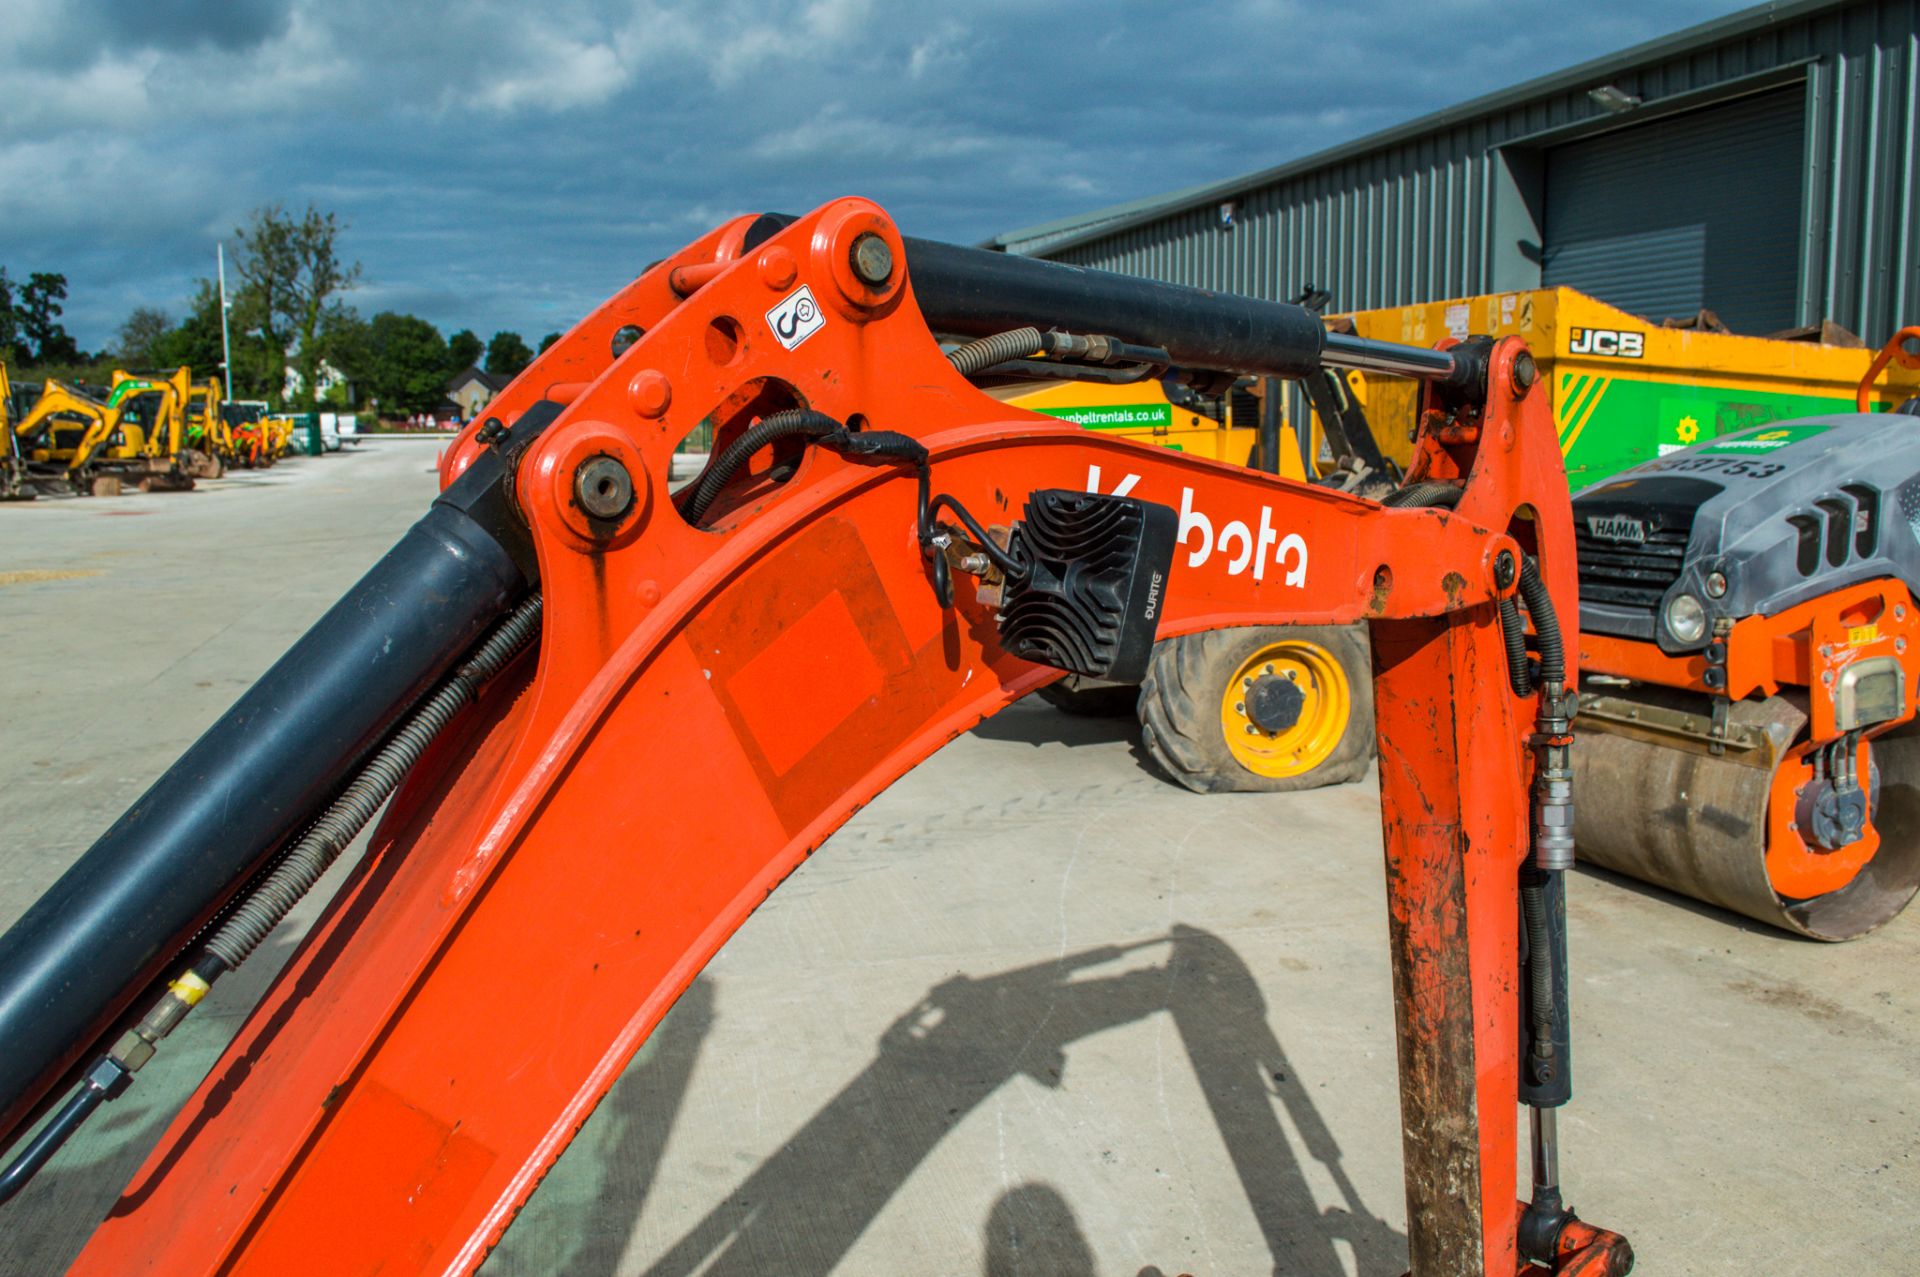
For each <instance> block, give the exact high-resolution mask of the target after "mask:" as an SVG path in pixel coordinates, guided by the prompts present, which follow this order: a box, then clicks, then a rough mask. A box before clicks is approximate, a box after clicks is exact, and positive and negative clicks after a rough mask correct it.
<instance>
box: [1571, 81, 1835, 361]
mask: <svg viewBox="0 0 1920 1277" xmlns="http://www.w3.org/2000/svg"><path fill="white" fill-rule="evenodd" d="M1805 100H1806V97H1805V90H1804V89H1803V88H1802V87H1800V86H1798V85H1796V86H1794V87H1792V88H1787V89H1776V90H1772V91H1770V92H1767V93H1757V94H1754V95H1753V96H1751V97H1746V98H1741V99H1739V100H1738V101H1735V102H1730V103H1727V104H1725V105H1723V106H1715V107H1707V108H1703V109H1701V110H1698V111H1689V112H1687V113H1686V114H1684V115H1678V116H1673V117H1670V118H1668V119H1664V120H1657V121H1654V122H1652V123H1648V124H1643V125H1638V126H1635V127H1629V128H1624V129H1620V130H1618V131H1616V132H1612V133H1606V134H1603V135H1601V136H1599V137H1595V138H1589V139H1587V140H1584V141H1579V142H1569V143H1567V144H1565V145H1563V146H1558V147H1555V148H1553V149H1552V150H1550V151H1548V152H1547V164H1546V225H1545V228H1544V236H1543V238H1544V239H1545V240H1546V249H1545V252H1544V254H1543V257H1542V262H1541V278H1542V282H1543V283H1545V284H1546V285H1548V286H1549V287H1552V286H1555V285H1566V286H1568V287H1571V288H1577V289H1580V290H1581V291H1582V292H1586V293H1591V294H1593V295H1594V296H1596V297H1598V298H1600V299H1601V300H1602V301H1605V302H1608V303H1611V304H1612V305H1615V306H1618V307H1620V308H1622V309H1623V310H1628V311H1631V312H1633V313H1634V314H1636V315H1644V316H1646V317H1647V318H1649V319H1652V320H1655V321H1658V320H1660V319H1664V318H1667V317H1669V316H1681V315H1691V314H1693V313H1694V312H1695V311H1697V310H1699V309H1700V308H1702V307H1706V308H1708V309H1710V310H1712V311H1714V312H1715V313H1717V314H1718V315H1719V316H1720V318H1721V319H1722V320H1723V321H1724V322H1725V323H1726V324H1727V326H1728V327H1729V328H1731V329H1733V331H1735V332H1738V333H1768V332H1774V331H1776V330H1778V329H1782V328H1790V327H1792V326H1793V325H1794V324H1795V323H1796V322H1797V317H1798V301H1799V261H1798V247H1799V240H1800V223H1801V208H1800V199H1801V196H1800V191H1801V167H1802V156H1803V154H1804V137H1805V132H1806V117H1805Z"/></svg>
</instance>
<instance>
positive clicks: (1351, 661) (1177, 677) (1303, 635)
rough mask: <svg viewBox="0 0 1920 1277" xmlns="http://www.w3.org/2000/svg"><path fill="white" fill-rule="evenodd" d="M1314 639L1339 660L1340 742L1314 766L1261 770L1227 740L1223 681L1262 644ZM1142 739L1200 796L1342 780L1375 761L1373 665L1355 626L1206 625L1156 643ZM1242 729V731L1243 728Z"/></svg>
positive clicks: (1144, 693) (1163, 766)
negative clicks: (1343, 714)
mask: <svg viewBox="0 0 1920 1277" xmlns="http://www.w3.org/2000/svg"><path fill="white" fill-rule="evenodd" d="M1282 642H1302V643H1308V644H1312V645H1314V646H1316V647H1318V648H1320V649H1322V650H1323V651H1325V652H1326V653H1327V654H1328V655H1329V656H1331V657H1332V658H1333V660H1334V661H1335V662H1337V663H1338V666H1339V670H1340V674H1341V676H1342V677H1343V678H1344V679H1345V682H1346V686H1347V699H1348V713H1347V721H1346V725H1345V727H1344V729H1343V730H1341V732H1340V735H1339V738H1338V741H1337V743H1335V744H1334V745H1333V747H1332V748H1331V749H1330V750H1329V751H1328V752H1327V753H1326V755H1325V757H1323V758H1322V759H1321V760H1320V762H1319V763H1318V765H1316V766H1314V767H1313V768H1311V770H1308V771H1304V772H1300V773H1298V774H1296V775H1290V776H1272V775H1264V774H1262V773H1260V772H1257V771H1254V770H1252V769H1251V768H1249V767H1248V766H1247V765H1246V764H1245V763H1243V762H1242V761H1241V760H1240V759H1239V758H1238V757H1236V756H1235V754H1234V751H1233V749H1232V748H1231V747H1230V746H1229V745H1228V743H1227V739H1226V734H1225V732H1226V729H1225V725H1224V722H1223V711H1222V699H1223V697H1224V696H1225V693H1226V690H1227V684H1228V683H1229V682H1230V681H1231V680H1232V679H1233V678H1234V676H1235V675H1236V674H1237V673H1239V672H1240V670H1241V667H1242V666H1243V665H1244V664H1245V663H1246V662H1247V661H1248V660H1250V659H1252V658H1253V656H1254V655H1255V654H1256V653H1258V652H1259V651H1260V650H1261V649H1262V648H1265V647H1268V646H1271V645H1273V644H1276V643H1282ZM1139 714H1140V728H1141V730H1140V744H1141V747H1142V748H1143V749H1144V750H1145V751H1146V755H1147V757H1148V758H1149V759H1150V760H1151V761H1152V762H1153V764H1154V766H1155V767H1157V768H1158V769H1159V770H1161V771H1163V772H1165V773H1166V774H1167V776H1168V777H1169V778H1171V779H1172V780H1175V781H1177V782H1179V783H1180V784H1182V785H1184V786H1186V787H1187V788H1188V789H1191V790H1193V791H1194V792H1195V793H1201V794H1219V793H1284V792H1291V791H1296V790H1303V789H1318V788H1320V787H1322V786H1324V785H1343V784H1346V783H1348V782H1350V781H1355V780H1358V779H1360V778H1361V777H1362V776H1364V775H1365V774H1366V771H1367V767H1368V765H1369V764H1370V763H1371V762H1372V760H1373V753H1374V735H1373V663H1372V657H1371V654H1370V653H1369V650H1368V646H1367V635H1366V630H1365V628H1364V627H1362V626H1359V625H1260V626H1246V627H1242V628H1237V629H1226V630H1208V631H1206V632H1205V633H1201V634H1189V635H1185V636H1183V637H1181V638H1174V639H1164V640H1162V641H1161V642H1159V643H1156V644H1155V645H1154V649H1153V659H1152V661H1151V662H1150V663H1149V665H1148V667H1147V676H1146V679H1145V680H1144V681H1143V682H1142V683H1141V684H1140V703H1139ZM1243 730H1244V729H1243Z"/></svg>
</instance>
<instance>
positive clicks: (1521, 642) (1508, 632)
mask: <svg viewBox="0 0 1920 1277" xmlns="http://www.w3.org/2000/svg"><path fill="white" fill-rule="evenodd" d="M1496 606H1497V607H1498V608H1499V609H1500V639H1501V641H1502V642H1503V643H1505V644H1506V645H1507V683H1508V685H1509V686H1511V687H1512V688H1513V694H1514V695H1515V696H1531V695H1533V671H1532V669H1531V668H1529V667H1528V665H1527V623H1526V622H1525V621H1523V620H1522V619H1520V605H1519V604H1518V603H1515V602H1514V601H1513V596H1512V595H1508V596H1507V597H1506V598H1503V599H1501V600H1500V602H1499V603H1498V604H1496Z"/></svg>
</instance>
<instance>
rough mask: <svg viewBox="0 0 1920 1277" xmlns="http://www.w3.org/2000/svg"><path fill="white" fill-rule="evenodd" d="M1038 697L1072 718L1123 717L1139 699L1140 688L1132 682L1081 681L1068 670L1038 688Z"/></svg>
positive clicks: (1126, 715)
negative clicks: (1067, 673)
mask: <svg viewBox="0 0 1920 1277" xmlns="http://www.w3.org/2000/svg"><path fill="white" fill-rule="evenodd" d="M1040 699H1041V700H1043V701H1045V702H1046V703H1047V704H1049V705H1051V706H1053V707H1054V708H1055V709H1057V710H1059V711H1060V712H1061V713H1063V714H1072V715H1073V716H1074V717H1075V718H1125V717H1128V716H1130V715H1132V713H1133V712H1134V707H1135V706H1136V705H1138V704H1139V702H1140V688H1139V686H1138V685H1137V684H1134V683H1093V682H1082V681H1081V679H1080V677H1079V675H1077V674H1069V675H1067V676H1066V677H1065V678H1063V679H1060V680H1059V681H1057V682H1053V683H1048V684H1047V685H1046V686H1045V687H1043V688H1041V689H1040Z"/></svg>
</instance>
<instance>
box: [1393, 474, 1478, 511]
mask: <svg viewBox="0 0 1920 1277" xmlns="http://www.w3.org/2000/svg"><path fill="white" fill-rule="evenodd" d="M1460 493H1461V489H1459V488H1458V487H1455V486H1454V485H1453V484H1451V483H1436V482H1434V481H1433V480H1431V479H1423V480H1421V481H1420V482H1418V483H1409V484H1408V485H1407V486H1406V487H1404V488H1395V489H1394V490H1393V491H1392V492H1389V493H1388V494H1387V495H1386V496H1384V497H1382V498H1381V499H1380V504H1381V505H1384V506H1393V507H1395V508H1400V507H1411V506H1444V507H1446V508H1448V509H1452V508H1453V507H1454V506H1456V505H1459V504H1460Z"/></svg>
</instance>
